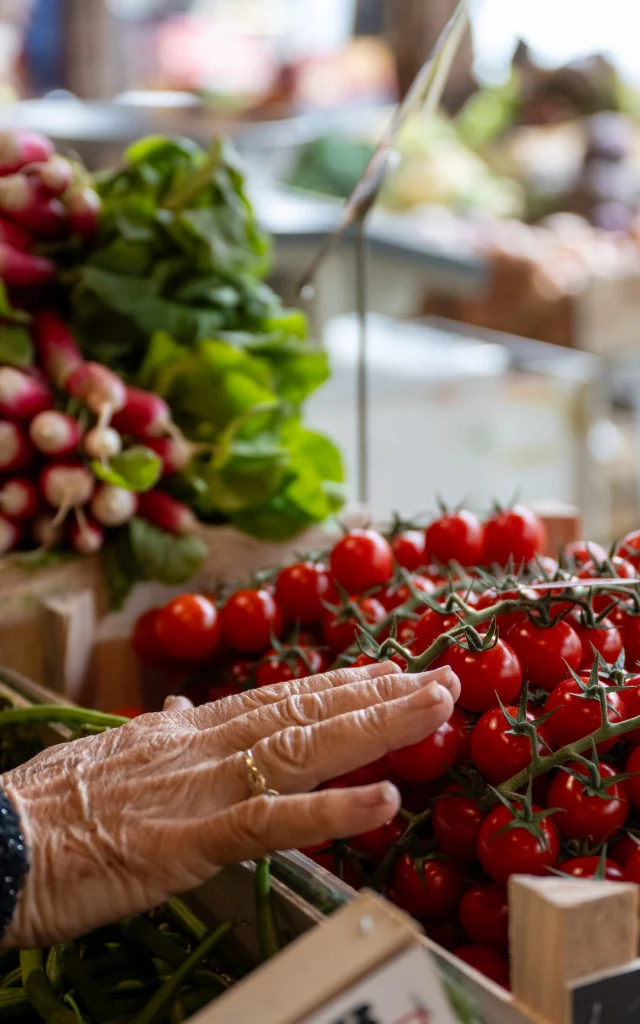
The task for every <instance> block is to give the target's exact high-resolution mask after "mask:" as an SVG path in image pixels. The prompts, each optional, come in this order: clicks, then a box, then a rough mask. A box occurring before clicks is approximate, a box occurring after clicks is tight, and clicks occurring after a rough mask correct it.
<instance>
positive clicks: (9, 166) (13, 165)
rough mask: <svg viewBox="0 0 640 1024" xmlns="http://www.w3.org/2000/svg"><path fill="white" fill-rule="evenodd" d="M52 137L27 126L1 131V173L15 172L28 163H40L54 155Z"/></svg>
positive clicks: (3, 174)
mask: <svg viewBox="0 0 640 1024" xmlns="http://www.w3.org/2000/svg"><path fill="white" fill-rule="evenodd" d="M53 152H54V146H53V143H52V142H51V140H50V139H48V138H47V137H46V136H45V135H40V133H39V132H32V131H29V130H28V129H27V128H14V129H10V130H9V131H5V132H0V175H2V176H3V177H4V176H5V175H6V174H14V173H15V172H16V171H19V170H20V168H21V167H25V166H26V164H33V163H40V162H41V161H43V160H48V159H49V157H50V156H52V155H53Z"/></svg>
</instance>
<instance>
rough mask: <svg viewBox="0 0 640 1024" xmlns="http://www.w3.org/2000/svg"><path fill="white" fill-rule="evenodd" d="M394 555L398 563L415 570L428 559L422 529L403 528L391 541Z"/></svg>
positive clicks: (412, 570)
mask: <svg viewBox="0 0 640 1024" xmlns="http://www.w3.org/2000/svg"><path fill="white" fill-rule="evenodd" d="M391 550H392V551H393V557H394V558H395V560H396V562H397V563H398V565H401V566H402V568H403V569H408V570H409V572H415V570H416V569H419V568H420V566H421V565H424V564H425V563H426V561H427V557H426V554H425V543H424V534H423V532H422V530H403V532H402V533H399V534H398V536H397V537H394V539H393V540H392V542H391Z"/></svg>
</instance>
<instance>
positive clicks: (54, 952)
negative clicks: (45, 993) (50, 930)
mask: <svg viewBox="0 0 640 1024" xmlns="http://www.w3.org/2000/svg"><path fill="white" fill-rule="evenodd" d="M45 974H46V975H47V979H48V981H49V984H50V985H51V988H52V989H53V991H54V992H55V993H56V995H58V996H59V995H62V993H63V991H64V972H63V970H62V964H61V963H60V946H52V947H51V949H50V950H49V954H48V956H47V963H46V966H45Z"/></svg>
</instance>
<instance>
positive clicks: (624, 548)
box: [618, 530, 640, 570]
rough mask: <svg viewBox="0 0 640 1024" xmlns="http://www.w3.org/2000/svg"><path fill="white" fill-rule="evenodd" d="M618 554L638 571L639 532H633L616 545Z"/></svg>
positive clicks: (639, 556) (639, 558)
mask: <svg viewBox="0 0 640 1024" xmlns="http://www.w3.org/2000/svg"><path fill="white" fill-rule="evenodd" d="M618 554H619V555H620V557H621V558H624V559H625V560H626V561H627V562H630V563H631V565H633V567H634V568H635V569H636V570H638V569H640V530H634V531H633V533H628V534H627V535H626V537H623V538H622V540H621V541H620V543H619V544H618Z"/></svg>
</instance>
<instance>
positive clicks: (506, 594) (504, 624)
mask: <svg viewBox="0 0 640 1024" xmlns="http://www.w3.org/2000/svg"><path fill="white" fill-rule="evenodd" d="M522 593H524V594H525V596H526V595H529V596H535V597H537V596H538V595H537V594H536V593H535V591H527V590H523V591H522ZM519 596H520V595H519V593H518V591H517V590H494V589H493V588H492V589H490V590H485V592H484V594H479V595H478V597H477V599H476V608H477V609H478V611H483V610H484V609H485V608H493V606H494V605H496V604H500V602H502V601H515V600H516V599H517V598H518V597H519ZM517 622H527V615H526V612H524V611H521V612H506V613H505V614H504V615H499V616H498V618H497V623H498V633H499V635H500V636H501V637H506V635H507V633H508V632H509V630H510V629H511V627H512V626H514V625H515V624H516V623H517ZM487 624H488V620H487Z"/></svg>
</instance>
